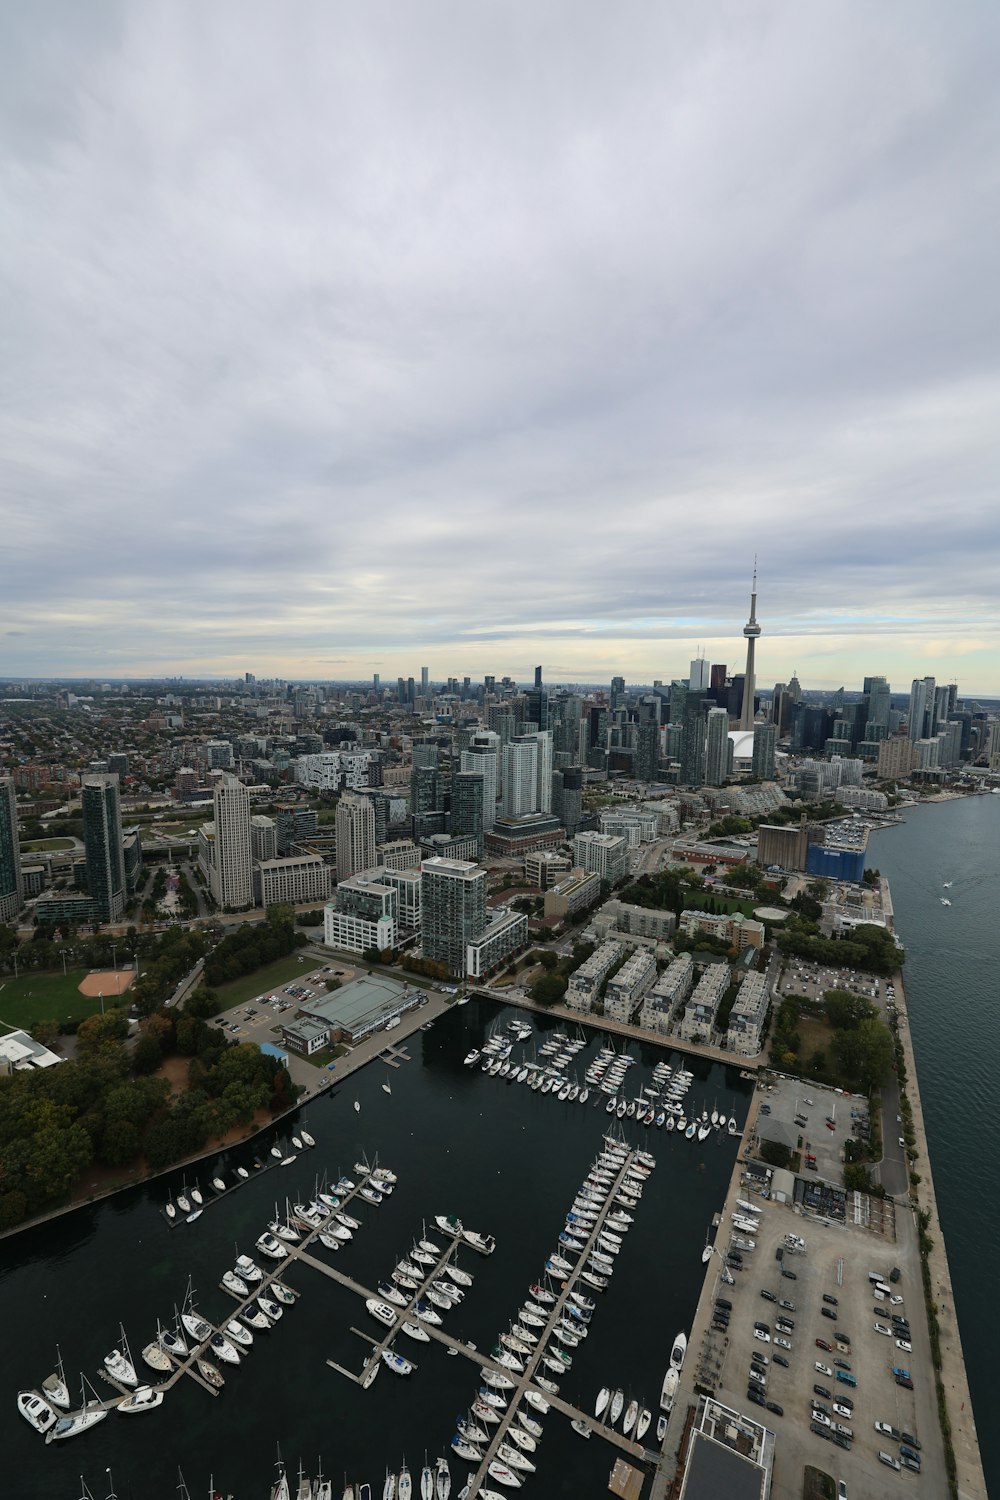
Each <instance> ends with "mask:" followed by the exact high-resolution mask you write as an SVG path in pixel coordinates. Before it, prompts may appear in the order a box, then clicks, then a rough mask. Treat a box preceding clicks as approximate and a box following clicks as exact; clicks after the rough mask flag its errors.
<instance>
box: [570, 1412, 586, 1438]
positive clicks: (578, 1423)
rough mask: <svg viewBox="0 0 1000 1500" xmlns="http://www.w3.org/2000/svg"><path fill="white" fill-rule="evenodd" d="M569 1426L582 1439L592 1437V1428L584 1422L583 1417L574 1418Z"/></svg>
mask: <svg viewBox="0 0 1000 1500" xmlns="http://www.w3.org/2000/svg"><path fill="white" fill-rule="evenodd" d="M569 1425H570V1426H571V1427H572V1429H573V1431H574V1432H576V1433H578V1434H579V1435H580V1437H582V1438H589V1437H590V1428H589V1427H588V1426H587V1424H586V1422H584V1421H583V1419H582V1417H574V1418H573V1420H572V1422H571V1423H570V1424H569Z"/></svg>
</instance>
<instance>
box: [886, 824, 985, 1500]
mask: <svg viewBox="0 0 1000 1500" xmlns="http://www.w3.org/2000/svg"><path fill="white" fill-rule="evenodd" d="M906 819H907V821H906V824H905V826H904V827H902V828H894V829H890V830H886V831H885V832H882V833H879V834H877V835H875V836H874V837H873V838H872V840H871V843H870V845H869V854H868V864H869V865H872V866H877V867H878V868H879V869H880V870H881V871H882V874H883V875H886V876H888V878H889V883H890V885H891V887H892V899H893V905H894V907H895V911H896V928H897V931H898V933H899V936H900V938H901V939H902V941H903V943H904V944H905V945H906V966H905V969H904V978H905V983H906V995H907V1002H908V1005H909V1013H910V1026H911V1029H912V1033H913V1045H914V1051H915V1053H916V1059H917V1073H918V1077H919V1081H920V1096H921V1100H922V1103H923V1111H924V1121H925V1124H926V1127H927V1138H928V1144H929V1147H930V1154H931V1166H932V1168H933V1171H934V1186H935V1190H936V1192H937V1201H938V1208H939V1210H940V1214H941V1221H942V1225H943V1227H944V1233H945V1241H946V1244H947V1248H948V1261H949V1265H950V1267H951V1275H952V1282H953V1286H954V1292H955V1301H956V1306H957V1310H958V1319H959V1325H960V1328H961V1333H962V1347H963V1349H964V1351H965V1359H966V1365H967V1367H968V1374H969V1385H970V1387H971V1390H972V1401H973V1407H974V1409H975V1415H976V1425H977V1428H978V1431H979V1442H980V1447H981V1449H982V1456H983V1467H984V1469H985V1471H986V1485H987V1489H988V1490H989V1492H990V1493H991V1494H995V1495H1000V1433H998V1431H997V1428H996V1427H994V1426H993V1422H992V1416H991V1411H990V1397H989V1392H990V1390H991V1388H992V1386H993V1383H994V1382H995V1365H996V1354H995V1349H994V1335H995V1331H996V1326H997V1322H996V1313H995V1311H992V1310H991V1311H989V1312H988V1313H987V1314H986V1316H984V1310H985V1304H984V1297H985V1296H988V1297H989V1298H990V1303H989V1306H990V1307H991V1308H992V1306H993V1301H992V1299H993V1296H994V1293H993V1290H992V1286H989V1287H986V1286H985V1285H984V1281H983V1275H984V1272H985V1271H986V1270H987V1268H988V1267H989V1264H990V1261H991V1259H992V1256H993V1254H994V1253H995V1250H996V1244H997V1238H998V1235H1000V1198H998V1196H997V1192H996V1162H995V1143H996V1117H997V1064H998V1060H1000V1006H998V1001H997V995H998V972H1000V880H998V872H1000V852H998V851H1000V797H992V796H986V797H969V798H965V799H963V800H961V801H956V802H944V803H934V804H931V805H930V806H923V807H918V808H914V809H913V810H912V811H909V812H907V814H906ZM945 881H951V883H952V884H951V889H950V890H945V889H944V882H945ZM942 896H943V897H945V898H947V899H950V901H951V903H952V904H951V906H950V907H949V906H942V905H941V898H942ZM984 1147H985V1149H984Z"/></svg>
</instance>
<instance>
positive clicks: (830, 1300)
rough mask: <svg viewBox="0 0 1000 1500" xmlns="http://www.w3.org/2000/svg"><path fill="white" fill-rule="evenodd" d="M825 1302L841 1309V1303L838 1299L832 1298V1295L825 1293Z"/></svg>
mask: <svg viewBox="0 0 1000 1500" xmlns="http://www.w3.org/2000/svg"><path fill="white" fill-rule="evenodd" d="M823 1301H824V1302H828V1303H829V1304H830V1306H831V1307H839V1306H840V1303H839V1302H838V1301H837V1298H836V1297H831V1295H830V1293H829V1292H824V1293H823Z"/></svg>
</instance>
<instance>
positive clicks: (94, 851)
mask: <svg viewBox="0 0 1000 1500" xmlns="http://www.w3.org/2000/svg"><path fill="white" fill-rule="evenodd" d="M80 807H81V809H82V814H83V847H84V853H85V858H86V865H87V889H88V891H89V892H90V897H91V900H92V901H94V902H95V903H96V910H97V919H98V921H100V922H120V921H121V919H122V917H123V916H124V915H125V900H126V890H125V854H124V850H123V845H122V815H121V805H120V803H119V800H118V777H117V776H107V775H95V776H85V777H84V778H83V781H82V782H81V783H80ZM247 838H248V841H249V833H248V835H247Z"/></svg>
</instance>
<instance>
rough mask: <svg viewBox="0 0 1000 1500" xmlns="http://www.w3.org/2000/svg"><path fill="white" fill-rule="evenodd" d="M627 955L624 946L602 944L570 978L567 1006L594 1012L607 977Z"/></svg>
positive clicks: (614, 943) (608, 943) (611, 943)
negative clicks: (596, 1001)
mask: <svg viewBox="0 0 1000 1500" xmlns="http://www.w3.org/2000/svg"><path fill="white" fill-rule="evenodd" d="M624 953H625V948H624V945H623V944H621V943H616V942H614V941H611V942H607V943H602V944H601V946H600V947H599V948H597V949H595V951H594V952H593V953H592V954H591V955H590V957H589V958H588V959H587V960H586V962H585V963H582V964H581V965H580V967H579V968H578V969H576V970H575V971H574V972H573V973H572V974H571V975H570V977H569V985H568V987H567V990H566V1004H567V1005H571V1006H572V1007H573V1009H574V1010H592V1009H593V1004H594V1001H595V1000H596V999H597V995H598V992H599V990H600V987H601V985H602V984H603V982H604V979H605V976H606V975H608V974H609V973H610V972H611V970H612V969H613V968H614V966H615V964H616V963H618V961H619V960H620V959H621V957H622V956H623V954H624Z"/></svg>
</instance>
